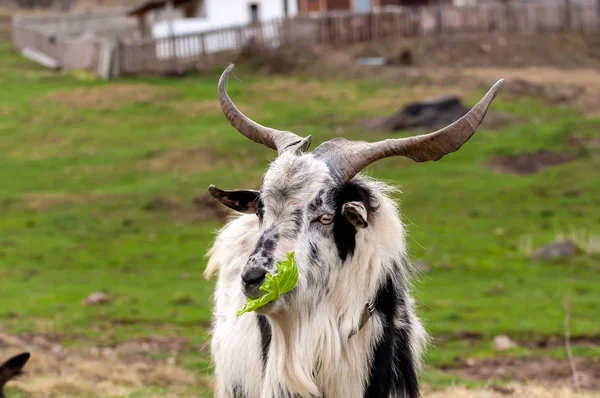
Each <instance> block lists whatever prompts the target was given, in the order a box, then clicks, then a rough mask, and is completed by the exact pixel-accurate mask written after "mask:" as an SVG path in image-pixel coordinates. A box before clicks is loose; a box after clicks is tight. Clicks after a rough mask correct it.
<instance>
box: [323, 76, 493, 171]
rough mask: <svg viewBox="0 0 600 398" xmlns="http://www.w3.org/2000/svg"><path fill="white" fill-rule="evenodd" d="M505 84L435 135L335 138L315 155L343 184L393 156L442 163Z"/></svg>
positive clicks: (475, 125)
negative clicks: (351, 139)
mask: <svg viewBox="0 0 600 398" xmlns="http://www.w3.org/2000/svg"><path fill="white" fill-rule="evenodd" d="M503 82H504V79H501V80H499V81H498V82H497V83H496V84H494V86H493V87H492V88H491V89H490V90H489V91H488V92H487V94H486V95H485V96H484V97H483V98H482V99H481V100H480V101H479V102H478V103H477V104H476V105H475V106H474V107H473V108H472V109H471V110H470V111H469V112H468V113H467V114H466V115H464V116H463V117H462V118H460V119H458V120H457V121H456V122H454V123H452V124H451V125H449V126H447V127H444V128H443V129H441V130H438V131H436V132H434V133H430V134H424V135H418V136H415V137H407V138H398V139H387V140H383V141H379V142H373V143H370V142H364V141H347V140H345V139H343V138H334V139H332V140H330V141H327V142H324V143H323V144H321V145H319V146H318V147H317V148H316V149H315V150H314V151H313V154H314V155H315V156H317V157H319V158H321V159H323V160H325V162H326V163H327V164H328V165H329V167H331V169H332V171H333V172H334V173H335V174H337V176H338V177H339V179H340V181H342V182H346V181H349V180H350V179H352V178H353V177H354V176H355V175H356V174H357V173H359V172H360V171H361V170H362V169H364V168H365V167H367V166H368V165H370V164H371V163H373V162H376V161H377V160H380V159H384V158H387V157H390V156H406V157H408V158H411V159H412V160H414V161H415V162H426V161H428V160H434V161H435V160H439V159H441V158H442V157H443V156H444V155H447V154H449V153H451V152H454V151H456V150H458V149H459V148H460V147H461V146H462V145H463V144H464V143H465V142H467V141H468V140H469V138H471V136H472V135H473V134H474V133H475V131H476V130H477V128H478V127H479V125H480V124H481V122H482V121H483V118H484V117H485V115H486V113H487V111H488V108H489V107H490V105H491V103H492V101H493V100H494V98H496V95H497V94H498V91H499V90H500V87H501V86H502V83H503Z"/></svg>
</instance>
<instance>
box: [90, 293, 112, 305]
mask: <svg viewBox="0 0 600 398" xmlns="http://www.w3.org/2000/svg"><path fill="white" fill-rule="evenodd" d="M109 302H110V296H109V295H108V294H106V293H102V292H96V293H92V294H90V295H89V296H88V297H87V299H85V301H84V304H85V305H102V304H106V303H109Z"/></svg>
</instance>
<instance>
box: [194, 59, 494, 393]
mask: <svg viewBox="0 0 600 398" xmlns="http://www.w3.org/2000/svg"><path fill="white" fill-rule="evenodd" d="M232 68H233V65H230V66H229V67H228V68H227V69H226V70H225V71H224V73H223V74H222V76H221V78H220V80H219V85H218V89H219V99H220V103H221V108H222V110H223V113H224V114H225V116H226V117H227V119H228V120H229V122H230V123H231V124H232V125H233V126H234V127H235V128H236V129H237V130H238V131H239V132H240V133H241V134H243V135H244V136H246V137H248V138H249V139H251V140H253V141H255V142H257V143H262V144H263V145H265V146H267V147H269V148H271V149H275V150H277V152H278V156H277V158H276V159H275V160H274V161H272V162H271V164H270V165H269V168H268V170H267V172H266V174H265V175H264V178H263V183H262V187H261V188H260V191H255V190H232V191H225V190H221V189H218V188H216V187H214V186H212V185H211V186H210V188H209V191H210V193H211V194H212V196H213V197H214V198H215V199H217V200H218V201H219V202H221V203H222V204H224V205H226V206H228V207H230V208H231V209H233V210H236V211H237V212H240V213H242V214H240V215H239V216H237V217H234V218H233V219H232V220H231V221H230V222H229V223H228V224H227V225H226V226H225V227H224V228H223V229H222V230H221V231H219V233H218V235H217V237H216V240H215V242H214V245H213V246H212V248H211V249H210V250H209V252H208V256H209V257H210V258H209V262H208V266H207V269H206V272H205V276H206V277H207V278H209V277H210V276H211V275H212V274H214V273H215V272H217V271H218V282H217V286H216V292H215V297H214V298H215V306H214V320H213V327H212V341H211V353H212V360H213V363H214V366H215V368H214V369H215V371H214V375H215V396H216V397H217V398H224V397H230V398H234V397H235V398H241V397H245V398H287V397H290V398H291V397H326V398H359V397H376V398H392V397H394V398H395V397H398V398H414V397H418V396H419V382H418V370H419V367H420V362H421V354H422V350H423V348H424V346H425V345H426V341H427V335H426V333H425V330H424V328H423V326H422V325H421V322H420V321H419V319H418V317H417V316H416V314H415V310H414V305H413V299H412V298H411V295H410V288H411V285H410V276H411V263H410V261H409V259H408V256H407V252H406V244H405V229H404V226H403V224H402V222H401V219H400V217H399V212H398V208H397V206H396V203H395V202H394V201H393V200H392V199H391V197H390V192H391V191H392V188H391V187H389V186H387V185H385V184H382V183H381V182H377V181H375V180H373V179H371V178H367V177H365V176H362V175H359V174H358V173H359V172H360V171H361V170H362V169H363V168H365V167H366V166H368V165H369V164H371V163H373V162H375V161H377V160H379V159H383V158H386V157H389V156H406V157H409V158H411V159H413V160H414V161H417V162H423V161H428V160H438V159H440V158H441V157H443V156H444V155H446V154H448V153H450V152H454V151H456V150H457V149H459V148H460V147H461V146H462V145H463V144H464V143H465V142H466V141H467V140H468V139H469V138H470V137H471V136H472V135H473V134H474V132H475V130H476V129H477V127H478V126H479V125H480V123H481V122H482V120H483V118H484V116H485V114H486V112H487V110H488V108H489V106H490V104H491V102H492V100H493V99H494V97H495V96H496V94H497V92H498V90H499V88H500V86H501V84H502V80H500V81H499V82H498V83H496V85H494V86H493V87H492V88H491V89H490V91H489V92H488V93H487V94H486V95H485V97H484V98H483V99H482V100H481V101H480V102H479V103H478V104H477V105H476V106H475V107H474V108H473V109H471V111H469V113H467V114H466V115H465V116H464V117H463V118H461V119H460V120H458V121H456V122H455V123H453V124H452V125H450V126H448V127H446V128H444V129H442V130H440V131H437V132H435V133H431V134H427V135H420V136H414V137H410V138H399V139H387V140H384V141H380V142H375V143H367V142H362V141H347V140H345V139H343V138H335V139H332V140H330V141H327V142H325V143H323V144H321V145H320V146H319V147H317V148H316V149H315V150H314V151H312V152H309V151H308V148H309V145H310V142H311V138H310V136H308V137H306V138H302V137H299V136H297V135H296V134H294V133H291V132H287V131H279V130H274V129H271V128H268V127H264V126H262V125H260V124H258V123H256V122H254V121H252V120H250V119H249V118H248V117H247V116H245V115H244V114H243V113H242V112H240V111H239V110H238V109H237V108H236V107H235V105H234V104H233V103H232V101H231V99H230V98H229V96H228V94H227V92H226V88H225V85H226V83H227V78H228V76H229V74H230V72H231V70H232ZM291 251H293V252H295V256H296V261H297V265H298V269H299V280H298V284H297V287H296V288H295V289H294V290H292V291H291V292H289V293H286V294H284V295H282V296H281V297H280V298H279V299H278V300H276V301H275V302H273V303H270V304H268V305H267V306H265V307H263V308H261V309H259V310H257V311H256V312H253V313H246V314H243V315H241V316H239V317H236V312H237V311H238V310H240V309H241V308H242V307H243V305H244V303H245V302H246V300H247V299H248V298H256V297H258V296H259V295H260V294H261V292H260V291H259V287H260V286H261V284H262V283H263V282H264V280H265V275H266V274H267V273H274V272H276V266H275V262H276V261H282V260H284V259H285V253H288V252H291Z"/></svg>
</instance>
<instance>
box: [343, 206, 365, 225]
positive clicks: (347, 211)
mask: <svg viewBox="0 0 600 398" xmlns="http://www.w3.org/2000/svg"><path fill="white" fill-rule="evenodd" d="M342 213H343V214H344V217H346V220H348V222H349V223H350V224H352V225H354V226H355V227H356V228H367V227H368V226H369V223H368V221H367V209H366V208H365V205H364V204H362V203H361V202H347V203H344V206H342Z"/></svg>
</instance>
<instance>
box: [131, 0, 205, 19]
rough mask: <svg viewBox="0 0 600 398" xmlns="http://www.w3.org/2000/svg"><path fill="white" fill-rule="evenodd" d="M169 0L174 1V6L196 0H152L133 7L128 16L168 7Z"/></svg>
mask: <svg viewBox="0 0 600 398" xmlns="http://www.w3.org/2000/svg"><path fill="white" fill-rule="evenodd" d="M169 1H172V2H173V7H179V6H182V5H184V4H187V3H191V2H192V1H195V0H150V1H146V2H145V3H142V4H140V5H139V6H137V7H135V8H132V9H131V10H129V11H128V12H127V16H130V17H131V16H134V15H144V14H145V13H147V12H148V11H152V10H157V9H159V8H166V7H167V4H168V3H169Z"/></svg>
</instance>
